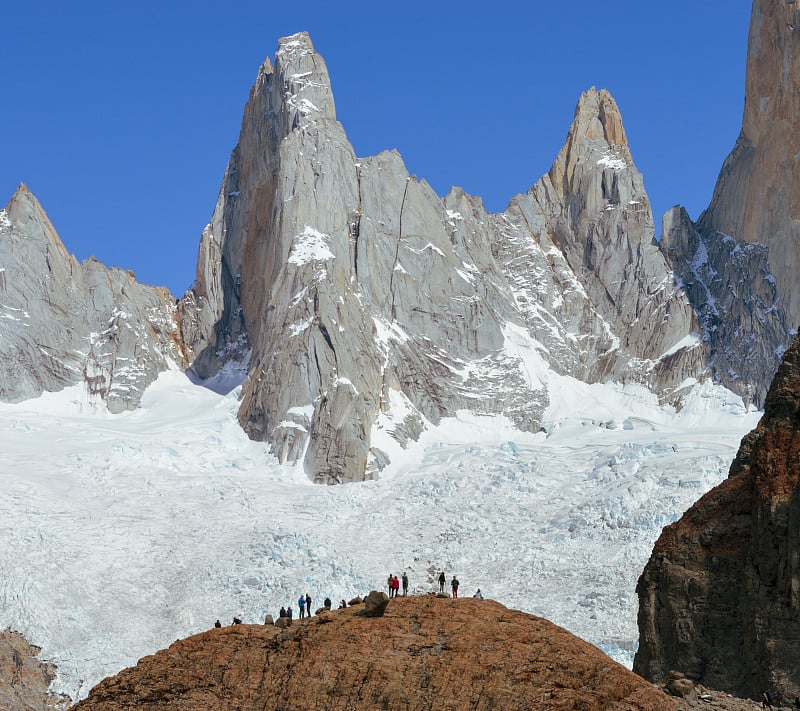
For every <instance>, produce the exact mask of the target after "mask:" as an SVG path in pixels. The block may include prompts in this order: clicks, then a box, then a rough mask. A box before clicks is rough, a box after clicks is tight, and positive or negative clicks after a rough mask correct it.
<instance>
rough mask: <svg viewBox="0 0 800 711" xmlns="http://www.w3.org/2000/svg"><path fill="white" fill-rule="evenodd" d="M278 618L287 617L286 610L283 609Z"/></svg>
mask: <svg viewBox="0 0 800 711" xmlns="http://www.w3.org/2000/svg"><path fill="white" fill-rule="evenodd" d="M278 617H286V608H285V607H282V608H281V611H280V612H279V613H278Z"/></svg>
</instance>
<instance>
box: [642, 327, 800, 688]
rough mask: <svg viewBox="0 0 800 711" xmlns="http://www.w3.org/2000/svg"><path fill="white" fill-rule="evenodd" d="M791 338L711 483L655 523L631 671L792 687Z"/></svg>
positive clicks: (798, 605) (798, 684) (797, 349)
mask: <svg viewBox="0 0 800 711" xmlns="http://www.w3.org/2000/svg"><path fill="white" fill-rule="evenodd" d="M798 461H800V340H798V339H797V338H795V340H794V342H793V343H792V345H791V347H790V348H789V350H788V351H787V352H786V355H785V357H784V361H783V363H782V365H781V367H780V368H779V369H778V373H777V375H776V376H775V380H774V381H773V383H772V386H771V387H770V390H769V393H768V394H767V400H766V405H765V408H764V417H763V418H762V420H761V422H760V423H759V425H758V427H757V428H756V429H755V430H754V431H753V432H751V433H750V434H749V435H747V436H746V437H745V438H744V439H743V440H742V444H741V447H740V449H739V453H738V454H737V456H736V459H735V460H734V462H733V464H732V465H731V470H730V475H729V477H728V479H726V480H725V481H724V482H722V484H720V485H719V486H718V487H716V488H715V489H712V490H711V491H710V492H709V493H708V494H706V495H705V496H703V497H702V498H701V499H700V500H699V501H698V502H697V503H696V504H695V505H694V506H693V507H692V508H691V509H689V511H687V512H686V514H684V516H683V517H682V518H681V519H680V520H679V521H678V522H677V523H674V524H672V525H671V526H668V527H667V528H665V529H664V531H663V532H662V534H661V537H660V538H659V539H658V541H657V542H656V545H655V548H654V550H653V554H652V556H651V557H650V560H649V562H648V563H647V566H646V567H645V570H644V572H643V573H642V576H641V578H640V579H639V584H638V586H637V592H638V594H639V635H640V637H639V650H638V651H637V653H636V658H635V660H634V666H633V668H634V670H635V671H636V672H637V673H639V674H641V675H642V676H644V677H645V678H647V679H650V680H651V681H654V682H657V683H660V682H661V681H662V680H663V679H664V678H665V676H666V675H667V673H668V672H669V671H670V670H677V671H680V672H683V673H684V674H685V675H686V676H687V677H689V678H691V679H693V680H694V681H696V682H700V683H702V684H704V685H705V686H708V687H711V688H715V689H721V690H725V691H728V692H729V693H732V694H734V695H736V696H748V697H751V698H758V697H759V696H760V693H761V691H762V690H764V689H774V690H776V691H777V692H779V695H780V696H781V697H782V698H784V699H786V700H788V699H793V698H794V697H795V696H796V695H797V694H800V666H798V664H797V660H798V659H800V486H798V483H799V481H800V467H798Z"/></svg>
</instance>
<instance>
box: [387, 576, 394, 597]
mask: <svg viewBox="0 0 800 711" xmlns="http://www.w3.org/2000/svg"><path fill="white" fill-rule="evenodd" d="M386 586H387V587H388V588H389V599H391V598H392V591H393V590H394V576H393V575H392V574H391V573H389V577H388V578H386Z"/></svg>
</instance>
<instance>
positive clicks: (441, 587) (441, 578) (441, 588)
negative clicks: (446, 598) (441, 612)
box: [439, 571, 447, 592]
mask: <svg viewBox="0 0 800 711" xmlns="http://www.w3.org/2000/svg"><path fill="white" fill-rule="evenodd" d="M445 582H447V578H445V577H444V571H442V572H441V573H439V592H444V584H445Z"/></svg>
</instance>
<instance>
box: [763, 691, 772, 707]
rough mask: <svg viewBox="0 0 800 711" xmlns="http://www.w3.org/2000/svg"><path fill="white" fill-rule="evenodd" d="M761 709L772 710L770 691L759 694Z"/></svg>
mask: <svg viewBox="0 0 800 711" xmlns="http://www.w3.org/2000/svg"><path fill="white" fill-rule="evenodd" d="M761 708H762V709H771V708H772V692H771V691H763V692H761Z"/></svg>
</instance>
